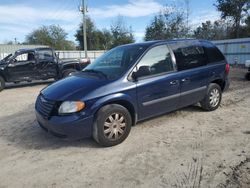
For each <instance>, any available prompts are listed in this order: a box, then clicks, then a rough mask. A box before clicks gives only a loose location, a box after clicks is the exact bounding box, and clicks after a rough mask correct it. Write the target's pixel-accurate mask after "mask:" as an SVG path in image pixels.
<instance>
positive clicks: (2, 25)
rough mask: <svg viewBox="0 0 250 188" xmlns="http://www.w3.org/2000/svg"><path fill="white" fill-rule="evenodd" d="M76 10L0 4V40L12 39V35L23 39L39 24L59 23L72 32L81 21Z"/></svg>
mask: <svg viewBox="0 0 250 188" xmlns="http://www.w3.org/2000/svg"><path fill="white" fill-rule="evenodd" d="M80 16H81V15H80V13H79V12H78V11H77V10H76V11H75V10H56V9H49V8H44V7H42V8H39V9H38V8H34V7H30V6H24V5H19V4H16V5H12V6H6V5H0V31H1V36H0V42H3V41H5V40H13V38H14V37H13V36H15V37H17V38H19V40H20V41H23V40H24V38H25V35H27V34H28V33H29V32H31V31H32V30H33V29H35V28H38V27H40V26H41V25H48V24H59V25H60V26H61V27H62V28H64V29H65V30H66V32H69V33H70V32H73V29H74V32H75V30H76V28H77V26H78V24H79V22H80V21H81V17H80Z"/></svg>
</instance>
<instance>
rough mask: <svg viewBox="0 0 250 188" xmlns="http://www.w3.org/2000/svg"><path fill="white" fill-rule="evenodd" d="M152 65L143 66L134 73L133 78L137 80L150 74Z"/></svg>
mask: <svg viewBox="0 0 250 188" xmlns="http://www.w3.org/2000/svg"><path fill="white" fill-rule="evenodd" d="M150 73H151V72H150V67H149V66H141V67H140V68H139V70H138V71H136V72H133V73H132V78H133V79H134V80H137V79H138V78H140V77H144V76H148V75H150Z"/></svg>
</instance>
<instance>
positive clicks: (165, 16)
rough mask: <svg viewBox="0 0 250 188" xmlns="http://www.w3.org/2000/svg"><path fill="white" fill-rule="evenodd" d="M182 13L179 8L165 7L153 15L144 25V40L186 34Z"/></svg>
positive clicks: (171, 37)
mask: <svg viewBox="0 0 250 188" xmlns="http://www.w3.org/2000/svg"><path fill="white" fill-rule="evenodd" d="M183 15H184V13H183V12H182V11H180V10H177V9H175V10H174V11H173V10H168V9H165V10H163V11H162V12H160V13H159V14H158V15H157V16H155V17H154V19H153V21H152V22H151V24H150V25H149V26H147V27H146V33H145V40H146V41H148V40H162V39H173V38H184V37H186V36H187V28H186V24H185V19H184V16H183Z"/></svg>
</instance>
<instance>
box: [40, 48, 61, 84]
mask: <svg viewBox="0 0 250 188" xmlns="http://www.w3.org/2000/svg"><path fill="white" fill-rule="evenodd" d="M37 56H38V64H37V72H38V75H39V76H40V77H41V78H43V79H48V78H55V77H57V74H58V64H57V61H56V57H54V53H53V50H52V49H39V50H38V51H37Z"/></svg>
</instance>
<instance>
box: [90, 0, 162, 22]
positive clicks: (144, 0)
mask: <svg viewBox="0 0 250 188" xmlns="http://www.w3.org/2000/svg"><path fill="white" fill-rule="evenodd" d="M161 9H163V5H161V4H159V3H158V2H156V1H154V0H137V1H134V0H130V1H129V3H128V4H123V5H110V6H105V7H103V8H90V11H89V14H90V15H91V16H94V17H98V18H111V17H115V16H117V15H121V16H125V17H142V16H148V15H151V14H154V13H157V12H159V11H160V10H161Z"/></svg>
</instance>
